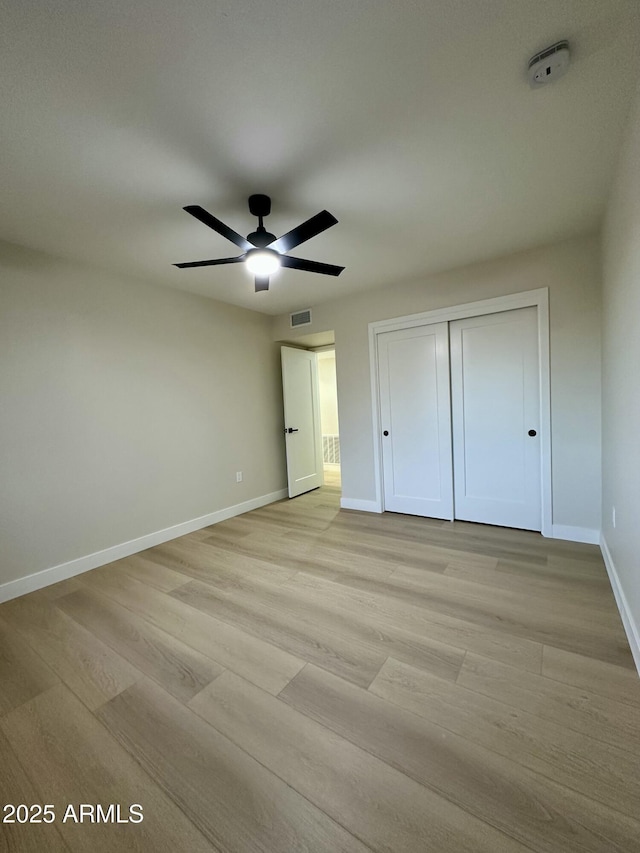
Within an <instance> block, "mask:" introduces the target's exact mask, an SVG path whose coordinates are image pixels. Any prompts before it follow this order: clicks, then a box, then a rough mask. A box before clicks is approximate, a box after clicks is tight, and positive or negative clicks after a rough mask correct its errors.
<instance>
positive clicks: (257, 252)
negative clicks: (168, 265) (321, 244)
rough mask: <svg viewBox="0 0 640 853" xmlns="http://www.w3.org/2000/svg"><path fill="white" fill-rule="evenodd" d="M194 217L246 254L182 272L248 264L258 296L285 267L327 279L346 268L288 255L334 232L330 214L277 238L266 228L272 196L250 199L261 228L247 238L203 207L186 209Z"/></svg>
mask: <svg viewBox="0 0 640 853" xmlns="http://www.w3.org/2000/svg"><path fill="white" fill-rule="evenodd" d="M183 209H184V210H186V212H187V213H189V214H190V215H191V216H194V217H195V218H196V219H197V220H199V221H200V222H202V224H203V225H206V226H207V227H208V228H211V229H212V230H213V231H216V232H217V233H218V234H220V235H221V236H222V237H225V238H226V239H227V240H230V241H231V242H232V243H234V244H235V245H236V246H238V248H240V249H242V250H243V254H242V255H238V256H236V257H233V258H214V259H212V260H209V261H188V262H187V263H182V264H174V266H176V267H178V268H179V269H190V268H192V267H210V266H218V265H220V264H237V263H242V262H244V263H245V265H246V267H247V269H248V270H249V272H251V273H252V274H253V275H254V276H255V289H256V293H257V292H259V291H263V290H269V276H271V275H273V273H274V272H276V271H277V270H278V269H279V268H280V267H281V266H283V267H289V269H294V270H304V271H306V272H315V273H321V274H323V275H340V273H341V272H342V270H343V269H344V267H339V266H335V265H334V264H324V263H320V262H318V261H307V260H305V259H304V258H293V257H291V256H290V255H288V254H286V253H287V252H289V251H290V250H291V249H295V247H296V246H299V245H300V244H301V243H304V242H306V241H307V240H310V239H311V238H312V237H315V236H316V235H317V234H320V233H322V231H326V230H327V228H331V226H332V225H335V224H336V223H337V221H338V220H337V219H336V218H335V216H332V215H331V214H330V213H329V211H328V210H322V211H320V213H317V214H316V215H315V216H312V217H311V219H307V220H306V222H303V223H302V224H301V225H298V226H297V227H296V228H294V229H293V230H292V231H288V232H287V233H286V234H283V236H282V237H280V238H276V236H275V234H271V233H270V232H269V231H267V229H266V228H265V227H264V224H263V219H264V217H265V216H268V215H269V213H271V199H270V198H269V196H268V195H262V194H258V193H256V194H255V195H252V196H249V212H250V213H251V214H252V215H253V216H257V217H258V227H257V229H256V230H255V231H253V232H252V233H251V234H248V235H247V236H246V238H245V237H243V236H242V235H241V234H238V233H237V232H236V231H234V230H233V228H229V226H228V225H225V224H224V222H221V221H220V220H219V219H216V217H215V216H212V214H210V213H209V212H208V211H206V210H205V209H204V208H203V207H200V206H199V205H197V204H191V205H187V207H185V208H183Z"/></svg>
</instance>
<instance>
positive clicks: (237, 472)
mask: <svg viewBox="0 0 640 853" xmlns="http://www.w3.org/2000/svg"><path fill="white" fill-rule="evenodd" d="M241 482H242V471H236V483H241ZM614 527H615V525H614Z"/></svg>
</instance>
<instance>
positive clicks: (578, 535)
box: [551, 524, 600, 545]
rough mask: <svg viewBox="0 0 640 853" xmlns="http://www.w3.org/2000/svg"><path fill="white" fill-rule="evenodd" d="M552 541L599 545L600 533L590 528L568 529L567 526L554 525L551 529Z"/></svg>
mask: <svg viewBox="0 0 640 853" xmlns="http://www.w3.org/2000/svg"><path fill="white" fill-rule="evenodd" d="M551 531H552V532H551V536H552V537H553V539H566V540H567V541H568V542H585V543H586V544H587V545H599V544H600V531H599V530H592V529H591V528H590V527H570V526H569V525H567V524H554V525H553V527H552V528H551Z"/></svg>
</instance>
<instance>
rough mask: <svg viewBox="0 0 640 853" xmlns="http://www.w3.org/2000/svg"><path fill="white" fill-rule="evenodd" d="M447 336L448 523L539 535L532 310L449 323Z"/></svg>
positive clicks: (535, 344) (535, 347) (536, 378)
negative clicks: (451, 516)
mask: <svg viewBox="0 0 640 853" xmlns="http://www.w3.org/2000/svg"><path fill="white" fill-rule="evenodd" d="M449 331H450V341H451V396H452V414H453V467H454V492H455V517H456V518H459V519H463V520H466V521H479V522H483V523H485V524H498V525H502V526H505V527H520V528H524V529H527V530H540V528H541V470H540V434H539V433H540V423H539V420H540V382H539V367H538V325H537V311H536V309H535V308H519V309H517V310H514V311H505V312H502V313H500V314H486V315H483V316H481V317H472V318H468V319H464V320H455V321H453V322H451V323H450V330H449ZM531 433H533V435H532V434H531Z"/></svg>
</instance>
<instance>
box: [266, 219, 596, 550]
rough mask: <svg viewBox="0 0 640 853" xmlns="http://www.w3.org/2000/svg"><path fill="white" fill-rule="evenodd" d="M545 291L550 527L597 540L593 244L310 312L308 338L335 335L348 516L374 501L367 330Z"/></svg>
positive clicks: (277, 329) (285, 319) (553, 248)
mask: <svg viewBox="0 0 640 853" xmlns="http://www.w3.org/2000/svg"><path fill="white" fill-rule="evenodd" d="M540 287H548V288H549V301H550V304H549V311H550V341H551V343H550V348H551V353H550V356H551V411H552V447H553V459H552V466H553V474H552V492H553V524H554V525H558V529H559V530H562V529H564V530H571V531H572V535H573V536H575V537H577V538H578V539H579V540H583V539H586V541H593V539H594V538H596V537H597V531H599V529H600V516H601V505H600V492H601V456H600V426H601V424H600V417H601V415H600V366H601V365H600V320H601V312H600V298H601V258H600V242H599V239H598V237H597V236H596V235H593V236H587V237H580V238H574V239H571V240H566V241H563V242H561V243H555V244H553V245H549V246H543V247H541V248H538V249H532V250H529V251H525V252H519V253H517V254H513V255H509V256H506V257H503V258H498V259H496V260H493V261H487V262H482V263H477V264H473V265H471V266H466V267H463V268H460V269H456V270H452V271H449V272H444V273H441V274H436V275H429V276H426V277H425V278H424V279H422V280H418V281H413V282H398V283H393V284H390V285H389V286H388V287H386V288H382V289H378V290H372V291H371V290H370V291H367V292H366V293H362V294H356V295H354V296H350V297H344V298H342V299H339V300H333V301H328V302H324V303H321V304H319V305H314V306H313V324H312V326H311V327H308V326H307V327H305V329H304V330H303V331H304V332H305V333H306V334H309V333H313V332H323V331H326V330H328V329H333V330H335V342H336V368H337V376H338V408H339V411H340V443H341V452H342V494H343V505H344V506H347V505H349V506H355V505H369V506H373V505H375V499H376V493H375V479H374V461H373V459H374V440H373V428H372V414H371V412H372V406H371V383H370V376H369V339H368V324H369V323H371V322H373V321H377V320H386V319H390V318H393V317H402V316H405V315H408V314H414V313H419V312H422V311H430V310H433V309H436V308H446V307H450V306H453V305H460V304H463V303H466V302H474V301H477V300H481V299H489V298H492V297H497V296H504V295H506V294H510V293H517V292H521V291H525V290H535V289H537V288H540ZM273 337H274V339H275V340H281V339H291V337H292V330H291V329H290V328H289V315H288V314H287V315H283V316H280V317H276V318H274V325H273ZM363 502H364V503H363ZM581 531H584V533H582V532H581Z"/></svg>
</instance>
